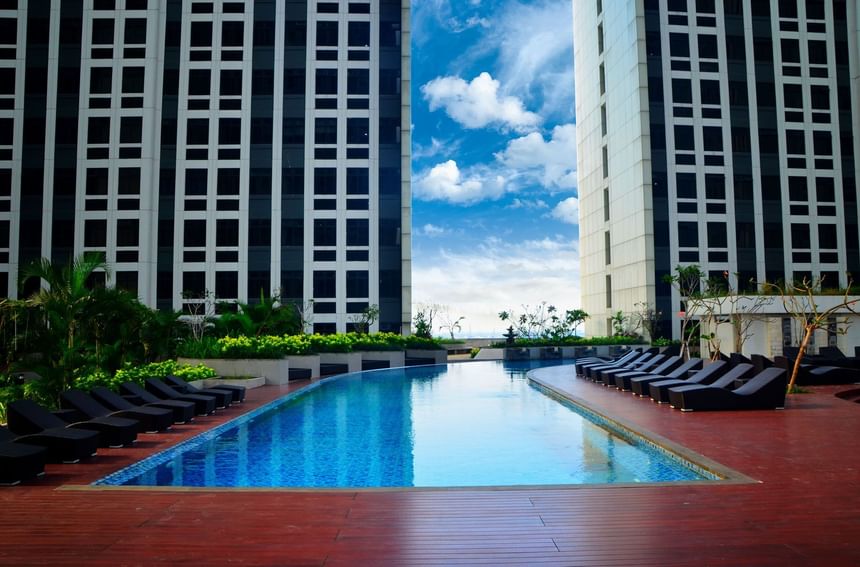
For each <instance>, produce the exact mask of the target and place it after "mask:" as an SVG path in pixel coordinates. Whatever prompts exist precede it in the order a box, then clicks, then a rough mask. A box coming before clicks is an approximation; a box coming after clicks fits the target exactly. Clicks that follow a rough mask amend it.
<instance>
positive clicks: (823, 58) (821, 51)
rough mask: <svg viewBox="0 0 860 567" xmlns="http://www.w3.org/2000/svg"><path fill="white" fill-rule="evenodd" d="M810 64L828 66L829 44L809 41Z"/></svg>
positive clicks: (820, 41) (821, 41)
mask: <svg viewBox="0 0 860 567" xmlns="http://www.w3.org/2000/svg"><path fill="white" fill-rule="evenodd" d="M809 62H810V63H812V64H813V65H826V64H827V42H826V41H823V40H813V39H810V40H809Z"/></svg>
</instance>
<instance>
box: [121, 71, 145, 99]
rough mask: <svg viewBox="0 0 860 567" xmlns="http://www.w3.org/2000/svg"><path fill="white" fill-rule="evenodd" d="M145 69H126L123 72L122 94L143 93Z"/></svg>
mask: <svg viewBox="0 0 860 567" xmlns="http://www.w3.org/2000/svg"><path fill="white" fill-rule="evenodd" d="M144 77H145V69H144V68H143V67H124V68H123V70H122V92H123V93H126V94H128V93H142V92H143V79H144Z"/></svg>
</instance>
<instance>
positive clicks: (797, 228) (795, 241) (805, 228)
mask: <svg viewBox="0 0 860 567" xmlns="http://www.w3.org/2000/svg"><path fill="white" fill-rule="evenodd" d="M791 247H792V248H809V225H808V224H800V223H792V224H791Z"/></svg>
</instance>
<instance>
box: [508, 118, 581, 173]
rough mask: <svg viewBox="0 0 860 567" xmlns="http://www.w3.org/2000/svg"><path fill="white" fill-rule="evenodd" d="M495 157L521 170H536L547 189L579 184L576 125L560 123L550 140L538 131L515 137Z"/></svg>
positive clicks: (554, 129)
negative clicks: (577, 180) (577, 175)
mask: <svg viewBox="0 0 860 567" xmlns="http://www.w3.org/2000/svg"><path fill="white" fill-rule="evenodd" d="M496 159H497V160H499V161H500V162H502V163H503V164H505V165H506V166H508V167H510V168H512V169H516V170H519V171H521V172H537V173H538V175H539V177H540V182H541V185H543V186H544V187H546V188H547V189H552V188H558V189H573V188H575V187H576V125H575V124H561V125H559V126H556V127H555V128H553V130H552V137H551V138H550V139H549V141H547V140H544V137H543V136H542V135H541V134H539V133H538V132H532V133H530V134H527V135H526V136H522V137H520V138H515V139H513V140H511V141H510V142H508V147H507V148H505V149H504V151H501V152H499V153H497V154H496Z"/></svg>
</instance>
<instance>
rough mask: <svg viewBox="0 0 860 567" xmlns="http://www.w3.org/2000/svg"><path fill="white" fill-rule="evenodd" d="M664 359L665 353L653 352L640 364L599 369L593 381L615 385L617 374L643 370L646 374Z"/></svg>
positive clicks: (605, 384)
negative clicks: (652, 354)
mask: <svg viewBox="0 0 860 567" xmlns="http://www.w3.org/2000/svg"><path fill="white" fill-rule="evenodd" d="M665 359H666V356H665V355H662V354H655V355H654V356H652V357H651V358H649V359H648V360H646V361H645V362H643V363H642V364H636V363H634V364H633V365H632V366H631V367H630V368H612V369H610V370H601V371H600V372H598V373H597V379H596V380H595V382H597V383H600V382H603V385H604V386H612V387H615V377H616V376H617V375H618V374H623V373H625V372H645V373H646V374H647V373H648V372H651V371H652V370H653V369H655V368H657V367H658V366H660V365H661V364H663V361H664V360H665Z"/></svg>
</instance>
